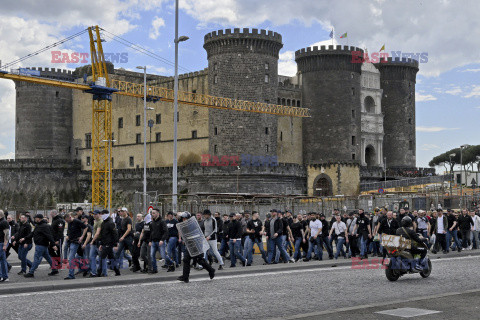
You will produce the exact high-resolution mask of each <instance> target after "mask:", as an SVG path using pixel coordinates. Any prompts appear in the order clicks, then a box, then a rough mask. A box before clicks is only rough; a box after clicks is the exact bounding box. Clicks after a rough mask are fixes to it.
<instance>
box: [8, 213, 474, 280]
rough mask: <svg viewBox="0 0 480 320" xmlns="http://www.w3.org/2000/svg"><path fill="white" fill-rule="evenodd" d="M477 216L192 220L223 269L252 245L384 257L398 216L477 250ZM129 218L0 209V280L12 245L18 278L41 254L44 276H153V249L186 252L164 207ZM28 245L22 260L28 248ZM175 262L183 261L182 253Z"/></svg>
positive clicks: (296, 252) (163, 255)
mask: <svg viewBox="0 0 480 320" xmlns="http://www.w3.org/2000/svg"><path fill="white" fill-rule="evenodd" d="M479 214H480V213H479V211H478V209H475V210H474V211H473V210H472V211H468V210H462V212H461V213H458V212H453V211H451V210H447V211H444V210H442V209H438V210H436V211H429V212H425V211H422V210H420V211H409V210H405V209H400V210H399V212H392V211H388V210H387V209H385V208H382V209H376V210H375V211H374V212H371V213H369V212H364V210H362V209H358V210H355V211H352V212H349V213H347V212H343V213H341V212H340V211H339V210H337V209H335V210H334V212H333V215H332V218H331V219H329V220H327V218H326V217H325V215H324V214H321V213H316V212H311V213H308V214H303V215H302V214H297V215H295V214H293V213H292V212H291V211H289V210H287V211H285V212H282V211H280V210H276V209H272V210H270V212H269V213H267V214H266V218H265V219H264V220H263V221H262V220H260V216H259V213H258V212H255V211H253V212H248V211H245V212H243V213H231V214H229V215H227V214H223V215H221V214H220V213H218V212H216V213H214V214H212V213H211V212H210V210H208V209H207V210H204V211H203V212H201V213H197V214H196V215H195V218H196V219H197V221H198V223H199V225H200V227H201V230H202V232H203V233H204V236H205V239H206V241H207V243H208V247H209V249H208V250H207V252H205V259H207V260H208V261H209V264H210V265H213V264H214V263H218V270H222V269H223V268H224V265H225V263H226V261H229V264H230V268H234V267H236V266H237V261H239V263H240V264H241V265H242V266H251V265H252V264H253V263H254V259H253V253H254V247H255V246H256V247H257V248H258V250H259V253H260V254H261V257H262V259H263V264H277V263H280V262H283V263H294V262H298V261H303V262H308V261H311V260H323V259H324V252H325V258H328V259H338V258H339V257H340V256H342V257H343V258H345V259H347V258H350V257H360V258H361V259H365V258H368V255H372V256H378V257H383V258H385V251H384V250H383V248H382V247H381V243H380V236H381V235H382V234H389V235H395V234H396V230H397V229H398V228H399V226H400V221H401V220H402V218H404V217H405V216H409V217H410V218H411V219H412V221H413V227H414V230H416V232H418V233H420V234H422V235H423V236H424V237H425V238H427V239H428V241H429V242H428V243H429V246H430V247H431V251H432V253H437V252H438V251H440V250H442V251H443V253H445V254H446V253H448V252H449V251H450V250H458V251H461V250H471V249H477V248H479V245H480V242H479V237H478V235H479V232H480V216H479ZM132 218H133V217H132V216H131V215H130V214H129V212H128V209H127V208H125V207H123V208H119V209H118V210H114V211H113V212H112V213H109V212H108V211H107V210H103V211H99V210H95V211H93V212H88V213H85V212H84V211H83V209H82V208H80V207H79V208H77V209H76V210H75V211H74V212H70V213H63V212H61V213H59V212H57V210H52V211H50V213H49V217H44V216H43V215H42V214H37V215H35V216H34V217H33V218H32V216H31V214H30V213H28V212H25V213H22V214H20V216H19V219H18V221H15V219H14V217H12V216H11V215H6V214H5V213H4V212H3V211H1V210H0V282H6V281H9V271H10V270H11V265H10V263H9V262H8V261H7V257H8V256H9V255H11V253H12V252H13V251H14V252H16V253H17V255H18V259H19V260H20V267H21V270H20V271H19V272H18V275H19V276H24V277H26V278H33V277H34V276H35V271H36V270H37V268H38V266H39V265H40V263H41V262H42V260H43V259H45V260H46V261H47V262H48V264H49V265H50V268H51V270H50V273H48V275H49V276H55V275H58V274H59V272H60V271H59V270H62V269H66V272H67V274H66V277H65V280H70V279H75V277H76V276H79V275H81V276H83V277H101V276H103V277H106V276H107V275H108V272H107V271H108V270H109V269H111V270H113V271H114V273H115V275H116V276H119V275H120V274H121V273H120V270H121V269H124V268H130V271H131V272H142V273H148V274H155V273H158V272H159V267H158V263H157V260H158V259H157V253H158V254H159V257H160V259H161V260H163V265H162V266H161V268H163V269H165V270H166V272H173V271H175V269H176V268H178V267H179V266H180V265H181V264H182V257H184V258H185V257H189V255H186V254H185V252H186V251H185V250H186V248H185V245H184V242H183V240H182V236H181V234H180V233H179V231H178V229H177V227H176V225H177V224H178V220H177V218H176V216H175V215H174V214H173V213H172V212H168V213H167V214H166V216H165V217H162V216H161V214H160V211H159V210H158V209H153V210H152V211H151V213H149V214H147V215H145V216H143V215H142V214H137V215H136V216H135V221H133V220H132ZM49 220H50V222H49ZM65 231H66V234H65ZM264 239H265V240H266V250H265V247H264ZM33 245H34V246H33ZM33 248H34V256H33V261H30V260H29V259H28V253H29V251H30V250H32V249H33ZM127 261H128V267H127V266H126V263H127ZM140 261H141V262H140ZM194 261H196V260H195V259H194ZM183 263H188V264H189V266H190V259H188V260H184V261H183ZM124 264H125V265H124ZM202 264H203V265H204V263H202ZM195 268H196V269H202V268H203V267H202V266H200V265H196V266H195ZM208 268H209V269H211V268H210V267H208ZM209 272H210V271H209ZM187 280H188V279H187Z"/></svg>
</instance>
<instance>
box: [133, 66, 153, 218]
mask: <svg viewBox="0 0 480 320" xmlns="http://www.w3.org/2000/svg"><path fill="white" fill-rule="evenodd" d="M137 69H141V70H143V212H144V213H147V110H153V108H147V66H144V67H141V66H139V67H137Z"/></svg>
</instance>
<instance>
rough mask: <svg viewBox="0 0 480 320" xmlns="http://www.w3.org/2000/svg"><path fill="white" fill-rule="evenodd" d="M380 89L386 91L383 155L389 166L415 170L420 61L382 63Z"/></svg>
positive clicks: (399, 60) (394, 60)
mask: <svg viewBox="0 0 480 320" xmlns="http://www.w3.org/2000/svg"><path fill="white" fill-rule="evenodd" d="M376 67H377V68H378V70H380V79H381V80H380V86H381V88H382V89H383V99H382V107H383V114H384V120H383V123H384V132H385V137H384V140H383V142H384V144H383V154H384V156H385V158H386V161H387V167H415V166H416V161H415V155H416V151H415V146H416V142H415V82H416V74H417V72H418V61H416V60H411V59H406V58H404V59H399V58H397V59H392V58H391V57H389V58H388V60H381V62H380V63H377V64H376Z"/></svg>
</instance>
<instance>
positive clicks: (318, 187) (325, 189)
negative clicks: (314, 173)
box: [313, 173, 333, 197]
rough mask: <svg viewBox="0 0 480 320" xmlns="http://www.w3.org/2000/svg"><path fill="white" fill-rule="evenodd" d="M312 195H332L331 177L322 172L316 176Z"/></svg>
mask: <svg viewBox="0 0 480 320" xmlns="http://www.w3.org/2000/svg"><path fill="white" fill-rule="evenodd" d="M313 195H314V196H317V197H328V196H332V195H333V192H332V179H330V177H329V176H327V175H326V174H323V173H322V174H321V175H319V176H318V177H316V178H315V182H314V183H313Z"/></svg>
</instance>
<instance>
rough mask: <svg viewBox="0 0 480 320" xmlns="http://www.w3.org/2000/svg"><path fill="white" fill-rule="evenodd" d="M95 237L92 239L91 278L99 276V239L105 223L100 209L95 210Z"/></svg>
mask: <svg viewBox="0 0 480 320" xmlns="http://www.w3.org/2000/svg"><path fill="white" fill-rule="evenodd" d="M93 219H95V220H94V222H93V238H92V241H90V255H89V259H90V278H94V277H97V256H98V255H99V252H98V240H99V239H100V231H101V228H102V224H103V219H102V215H101V212H100V210H95V211H93Z"/></svg>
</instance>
